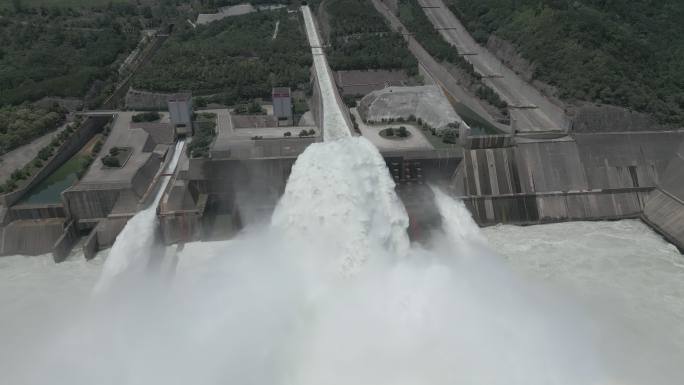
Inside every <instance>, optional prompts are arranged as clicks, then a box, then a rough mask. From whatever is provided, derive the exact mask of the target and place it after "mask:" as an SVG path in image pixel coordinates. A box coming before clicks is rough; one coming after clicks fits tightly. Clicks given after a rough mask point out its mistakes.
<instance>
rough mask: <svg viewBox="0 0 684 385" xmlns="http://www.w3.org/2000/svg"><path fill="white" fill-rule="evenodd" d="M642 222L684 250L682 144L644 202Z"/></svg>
mask: <svg viewBox="0 0 684 385" xmlns="http://www.w3.org/2000/svg"><path fill="white" fill-rule="evenodd" d="M643 217H644V220H645V221H646V222H647V223H648V224H650V225H651V226H653V227H654V228H655V229H657V230H658V231H660V232H661V233H662V234H664V235H665V236H666V237H667V238H668V239H669V240H670V242H672V243H674V244H675V245H676V246H677V247H679V249H680V250H684V142H683V143H682V144H681V145H680V146H679V148H678V149H677V151H676V153H675V155H674V157H673V158H672V160H671V161H670V164H669V166H668V167H667V169H666V170H665V173H664V174H663V177H662V179H661V180H660V183H658V185H657V188H656V190H654V191H653V192H652V193H651V195H650V196H649V198H648V200H647V201H646V207H645V208H644V216H643Z"/></svg>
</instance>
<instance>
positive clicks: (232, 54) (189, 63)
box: [133, 10, 311, 104]
mask: <svg viewBox="0 0 684 385" xmlns="http://www.w3.org/2000/svg"><path fill="white" fill-rule="evenodd" d="M299 17H300V16H299V14H288V13H287V11H285V10H280V11H268V12H267V11H262V12H256V13H251V14H247V15H242V16H235V17H228V18H225V19H223V20H220V21H215V22H213V23H210V24H207V25H206V26H198V28H197V29H192V28H186V29H185V30H182V31H178V32H176V33H174V34H173V35H172V36H171V38H169V40H167V41H166V42H165V43H164V45H163V46H162V48H161V49H160V50H159V51H158V52H157V54H156V55H155V57H154V58H153V60H151V61H150V62H149V63H148V64H147V65H146V66H145V67H144V68H143V69H142V70H141V71H140V72H139V73H138V74H137V75H136V76H135V78H134V81H133V86H134V87H135V88H138V89H144V90H153V91H169V92H175V91H179V90H191V91H193V92H195V93H196V94H215V93H221V94H222V96H221V98H222V100H221V101H222V102H224V103H227V104H234V103H236V102H238V101H239V100H241V99H244V100H249V99H252V98H258V97H269V96H270V93H271V87H274V86H290V87H293V88H296V87H298V86H307V85H308V83H309V68H310V66H311V52H310V50H309V46H308V43H307V40H306V36H305V35H304V30H303V28H304V27H303V25H302V24H301V23H300V21H299ZM278 21H279V22H280V24H279V27H278V33H277V36H276V38H275V39H273V35H274V32H275V25H276V22H278Z"/></svg>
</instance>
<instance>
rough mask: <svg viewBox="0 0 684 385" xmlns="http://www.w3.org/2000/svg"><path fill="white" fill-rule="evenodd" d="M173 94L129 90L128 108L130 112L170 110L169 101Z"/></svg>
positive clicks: (127, 94)
mask: <svg viewBox="0 0 684 385" xmlns="http://www.w3.org/2000/svg"><path fill="white" fill-rule="evenodd" d="M171 95H172V94H169V93H163V92H150V91H141V90H135V89H133V88H130V89H128V92H126V108H127V109H129V110H160V111H165V110H167V109H168V106H167V100H168V98H169V96H171Z"/></svg>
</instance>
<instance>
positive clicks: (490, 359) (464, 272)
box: [0, 138, 682, 385]
mask: <svg viewBox="0 0 684 385" xmlns="http://www.w3.org/2000/svg"><path fill="white" fill-rule="evenodd" d="M393 187H394V186H393V183H392V180H391V178H390V176H389V173H388V171H387V169H386V167H385V166H384V161H383V160H382V157H381V156H380V155H379V154H378V153H377V150H376V149H375V148H374V147H373V146H372V145H370V144H369V143H368V142H367V141H365V140H364V139H356V138H347V139H341V140H336V141H333V142H328V143H323V144H316V145H312V146H310V147H309V148H308V149H307V150H306V151H305V153H304V154H302V155H301V156H300V157H299V159H298V160H297V162H296V164H295V166H294V167H293V170H292V173H291V176H290V180H289V181H288V185H287V188H286V191H285V193H284V195H283V198H282V200H281V202H280V203H279V205H278V207H277V209H276V211H275V213H274V215H273V219H272V223H271V225H270V226H267V227H265V228H252V229H249V230H248V231H245V232H243V233H242V234H240V235H239V236H238V237H236V238H235V239H233V240H231V241H223V242H211V243H192V244H187V245H186V247H185V248H184V249H183V250H182V251H180V252H179V253H178V258H179V261H180V262H179V264H178V268H177V271H176V274H175V277H174V279H173V280H172V281H171V282H169V283H168V284H167V285H166V286H163V287H161V290H160V287H158V286H156V285H149V286H146V285H144V283H145V282H147V281H143V284H142V285H135V286H133V287H131V288H129V289H128V290H126V286H124V287H123V288H122V289H121V290H119V293H118V294H119V295H116V296H97V297H95V298H93V300H92V302H91V303H89V304H88V306H85V307H84V308H83V309H81V311H79V312H75V313H74V314H75V316H74V317H73V319H69V321H68V322H55V323H54V324H53V323H50V322H46V323H45V328H46V331H47V332H44V333H41V336H42V337H43V338H42V339H41V340H28V339H27V340H26V341H25V343H24V344H14V345H13V349H12V350H11V351H3V349H5V348H4V347H3V346H0V351H3V357H4V358H5V360H0V373H2V376H3V380H4V381H3V382H6V383H11V384H18V385H21V384H45V383H50V384H57V385H62V384H64V385H66V384H69V385H73V384H99V385H107V384H118V385H120V384H125V385H129V384H130V385H133V384H136V385H137V384H140V385H142V384H145V385H150V384H164V385H169V384H171V385H173V384H189V383H192V384H225V383H247V384H276V385H279V384H282V385H294V384H296V385H309V384H312V385H313V384H326V385H337V384H340V385H342V384H352V383H353V384H377V385H382V384H393V385H394V384H411V385H413V384H435V385H441V384H487V385H498V384H502V385H503V384H506V385H511V384H513V385H516V384H525V385H530V384H531V385H536V384H568V385H570V384H572V385H578V384H643V383H645V382H644V381H643V378H648V379H651V380H652V381H649V382H648V383H649V384H677V383H678V382H679V380H680V379H681V377H678V376H677V375H678V374H679V372H677V368H673V367H671V366H658V367H657V368H656V369H651V368H650V364H651V362H650V361H647V362H639V361H640V358H642V357H648V358H661V359H663V360H664V359H667V358H668V357H664V356H663V357H659V356H658V354H657V353H658V350H657V347H654V346H646V345H645V346H644V349H648V350H647V351H646V353H648V354H645V355H644V354H642V353H643V352H641V351H630V350H627V351H622V352H620V355H618V356H616V354H617V353H616V352H615V350H614V349H606V346H607V345H610V344H606V340H609V341H615V340H616V339H618V340H622V339H630V340H633V341H641V340H643V338H642V337H643V336H640V335H636V336H635V335H633V334H630V333H631V332H630V330H629V329H626V328H619V330H618V332H617V333H615V332H613V331H611V329H612V327H613V326H614V323H612V322H611V321H612V319H611V318H609V317H608V318H604V314H600V317H598V318H595V317H594V316H593V314H592V311H593V308H591V307H585V306H584V303H583V302H582V301H576V300H575V299H573V298H572V296H571V295H567V296H566V295H564V294H567V293H566V292H565V290H564V288H559V287H556V286H553V285H549V284H548V282H542V280H540V279H538V277H535V276H527V275H525V274H523V273H518V272H517V270H512V269H510V268H509V267H508V265H507V264H506V263H505V262H504V261H505V259H504V258H502V257H500V256H498V255H496V254H495V253H494V252H492V251H491V250H489V246H488V244H487V241H486V238H485V237H484V236H483V235H482V232H481V231H480V230H479V229H478V228H477V226H475V224H474V223H473V221H472V219H471V218H470V215H469V213H468V212H467V210H465V208H464V206H463V205H462V203H460V202H455V201H453V200H451V199H450V198H448V197H447V196H446V195H444V194H442V193H441V192H439V191H438V190H435V194H436V203H437V206H438V208H439V210H440V212H441V214H442V216H443V217H444V225H443V228H444V234H443V236H442V239H441V240H440V241H438V242H435V246H434V247H432V248H431V249H429V250H427V249H424V248H422V247H420V246H417V245H414V246H412V247H410V246H409V244H408V240H407V238H406V234H405V229H406V226H407V218H406V213H405V210H404V209H403V207H402V206H401V203H400V202H399V200H398V198H397V197H396V195H395V194H394V192H393ZM133 225H135V224H133ZM129 226H132V225H131V224H130V223H129ZM130 236H131V238H127V237H120V239H119V240H118V242H129V241H131V242H132V241H133V238H134V233H130ZM602 237H603V238H606V235H605V234H603V235H602ZM135 242H138V240H135ZM530 243H532V242H531V241H530ZM604 246H605V245H604ZM136 250H139V248H137V246H136ZM114 251H115V248H113V249H112V253H114ZM110 258H111V256H110ZM541 258H542V257H541V256H539V260H540V261H541ZM0 266H1V265H0ZM575 268H576V269H578V270H581V269H583V268H586V269H589V270H592V269H593V267H592V266H591V264H590V265H589V266H588V267H586V266H584V265H582V264H580V265H577V266H575ZM627 270H629V269H627ZM627 270H626V271H627ZM629 271H631V270H629ZM635 271H638V268H636V269H635ZM0 274H2V270H0ZM119 277H120V276H119ZM596 279H598V280H600V279H601V277H596ZM0 282H2V280H0ZM0 285H3V284H0ZM15 292H16V291H15ZM0 298H1V299H2V301H8V300H10V298H7V297H2V295H1V294H0ZM11 298H14V297H11ZM61 300H62V299H61V298H59V297H56V298H55V301H56V302H57V303H59V302H60V301H61ZM679 301H682V298H681V297H680V298H679ZM1 303H2V302H0V304H1ZM19 317H21V316H19ZM18 319H20V318H18ZM0 330H1V329H0ZM0 333H6V331H4V330H2V331H0ZM0 335H1V334H0ZM619 346H627V347H634V345H633V344H632V343H630V344H627V345H619ZM663 353H664V354H670V353H672V351H670V350H664V351H663ZM680 356H681V354H680ZM616 357H618V358H619V359H624V364H623V365H622V366H621V365H616V362H618V361H619V359H618V358H616ZM634 368H638V370H637V369H634ZM653 370H657V371H658V372H654V371H653ZM625 373H627V374H635V373H636V374H635V375H634V376H633V377H631V376H629V375H625ZM637 374H638V375H637Z"/></svg>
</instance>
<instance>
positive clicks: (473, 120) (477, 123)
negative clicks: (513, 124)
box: [454, 103, 501, 135]
mask: <svg viewBox="0 0 684 385" xmlns="http://www.w3.org/2000/svg"><path fill="white" fill-rule="evenodd" d="M454 110H456V113H457V114H458V115H459V116H460V117H461V119H463V121H464V122H466V124H467V125H468V126H470V129H471V133H472V135H486V134H492V135H493V134H500V133H501V132H500V131H499V130H498V129H497V128H496V127H495V126H494V125H493V124H491V123H489V122H488V121H487V120H485V119H484V118H483V117H481V116H480V115H478V114H477V113H476V112H475V111H473V110H471V109H470V108H468V107H467V106H465V105H464V104H462V103H456V104H455V105H454Z"/></svg>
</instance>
